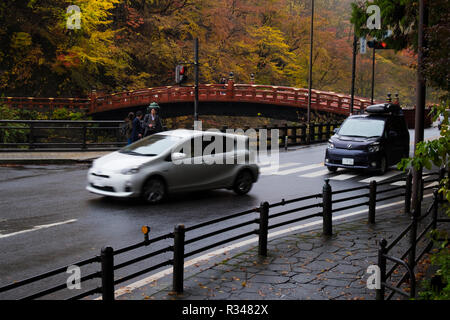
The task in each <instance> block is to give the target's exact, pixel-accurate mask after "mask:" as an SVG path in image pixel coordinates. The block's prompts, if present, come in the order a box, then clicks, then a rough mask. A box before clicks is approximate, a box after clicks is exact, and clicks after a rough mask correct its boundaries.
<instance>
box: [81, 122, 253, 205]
mask: <svg viewBox="0 0 450 320" xmlns="http://www.w3.org/2000/svg"><path fill="white" fill-rule="evenodd" d="M253 157H254V155H252V153H251V152H250V150H249V139H248V137H247V136H244V135H235V134H225V133H220V132H210V131H195V130H184V129H179V130H173V131H165V132H161V133H158V134H155V135H152V136H149V137H146V138H144V139H141V140H139V141H137V142H135V143H133V144H130V145H128V146H126V147H124V148H122V149H121V150H119V151H116V152H113V153H110V154H108V155H106V156H103V157H101V158H98V159H96V160H94V162H93V164H92V167H91V168H90V169H89V171H88V177H87V178H88V185H87V187H86V189H87V190H88V191H90V192H92V193H95V194H99V195H103V196H110V197H120V198H127V197H142V198H143V199H144V200H145V201H147V202H148V203H158V202H161V201H162V200H163V199H164V198H166V196H167V195H168V194H169V193H172V192H186V191H196V190H212V189H220V188H227V189H230V190H231V189H232V190H234V191H235V192H236V193H237V194H240V195H241V194H246V193H248V192H249V191H250V189H251V188H252V185H253V183H254V182H256V181H257V180H258V176H259V167H258V165H256V164H255V163H254V161H253Z"/></svg>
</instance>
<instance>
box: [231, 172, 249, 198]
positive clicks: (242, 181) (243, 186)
mask: <svg viewBox="0 0 450 320" xmlns="http://www.w3.org/2000/svg"><path fill="white" fill-rule="evenodd" d="M252 186H253V176H252V174H251V173H250V172H249V171H248V170H244V171H241V172H239V173H238V175H237V177H236V180H235V181H234V185H233V190H234V192H236V193H237V194H239V195H243V194H246V193H248V192H249V191H250V189H251V188H252Z"/></svg>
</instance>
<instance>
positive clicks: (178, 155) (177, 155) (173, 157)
mask: <svg viewBox="0 0 450 320" xmlns="http://www.w3.org/2000/svg"><path fill="white" fill-rule="evenodd" d="M186 157H187V155H186V153H182V152H174V153H172V155H171V160H172V161H177V160H182V159H185V158H186Z"/></svg>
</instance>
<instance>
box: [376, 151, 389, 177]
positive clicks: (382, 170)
mask: <svg viewBox="0 0 450 320" xmlns="http://www.w3.org/2000/svg"><path fill="white" fill-rule="evenodd" d="M387 171H388V164H387V159H386V157H385V156H383V157H382V158H381V161H380V169H379V171H378V173H379V174H380V175H384V174H385V173H386V172H387Z"/></svg>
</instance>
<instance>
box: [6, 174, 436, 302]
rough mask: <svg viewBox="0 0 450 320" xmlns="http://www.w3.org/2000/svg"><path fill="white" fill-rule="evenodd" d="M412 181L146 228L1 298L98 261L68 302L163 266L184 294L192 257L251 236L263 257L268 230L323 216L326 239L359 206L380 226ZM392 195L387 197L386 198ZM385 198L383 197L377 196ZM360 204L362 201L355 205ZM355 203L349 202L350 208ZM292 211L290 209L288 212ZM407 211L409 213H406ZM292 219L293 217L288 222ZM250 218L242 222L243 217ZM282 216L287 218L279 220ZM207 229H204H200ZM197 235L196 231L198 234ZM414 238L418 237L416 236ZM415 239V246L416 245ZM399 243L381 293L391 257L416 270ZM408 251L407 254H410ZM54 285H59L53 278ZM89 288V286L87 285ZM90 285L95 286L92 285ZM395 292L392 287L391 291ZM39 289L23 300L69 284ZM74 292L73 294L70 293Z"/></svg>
mask: <svg viewBox="0 0 450 320" xmlns="http://www.w3.org/2000/svg"><path fill="white" fill-rule="evenodd" d="M442 177H443V171H441V172H430V173H426V174H424V175H423V183H422V187H423V189H424V190H427V189H429V188H431V187H424V186H425V185H426V184H427V183H430V184H435V183H438V184H439V181H441V179H442ZM411 181H412V180H411V177H410V174H407V175H406V176H402V177H401V178H398V179H388V180H386V181H383V182H381V183H376V182H375V181H372V182H371V183H370V185H369V186H366V185H365V186H361V187H355V188H348V189H343V190H337V191H333V190H332V187H331V185H330V184H329V180H328V179H326V180H325V184H324V186H323V188H322V192H321V193H317V194H312V195H308V196H303V197H298V198H294V199H289V200H285V199H282V200H281V201H279V202H276V203H269V202H262V203H261V204H260V206H259V207H257V208H252V209H249V210H246V211H242V212H238V213H234V214H231V215H228V216H225V217H220V218H216V219H213V220H210V221H207V222H203V223H200V224H196V225H193V226H184V225H183V224H178V225H176V226H175V228H174V231H173V232H171V233H167V234H164V235H160V236H158V237H155V238H153V239H150V237H149V235H150V227H148V226H144V227H142V232H143V234H144V240H143V241H141V242H138V243H136V244H133V245H130V246H127V247H124V248H121V249H118V250H114V249H113V248H112V247H105V248H103V249H102V250H101V253H100V255H99V256H96V257H93V258H90V259H87V260H82V261H78V262H75V263H73V264H70V265H67V266H64V267H61V268H58V269H55V270H53V271H49V272H45V273H43V274H40V275H38V276H35V277H31V278H28V279H25V280H21V281H18V282H14V283H11V284H9V285H6V286H3V287H0V294H1V293H4V292H8V293H9V292H12V291H13V290H16V289H19V288H24V287H25V286H28V285H30V284H35V287H37V286H39V285H42V286H44V285H47V284H48V283H49V282H50V280H48V279H49V278H52V277H55V276H59V280H61V279H64V277H63V276H65V277H67V270H68V268H70V267H71V266H77V267H83V266H87V265H91V264H94V263H97V264H99V265H100V271H96V272H91V273H88V274H87V275H85V276H83V277H81V279H80V282H81V283H85V282H87V281H91V282H92V280H94V279H101V283H100V284H99V283H98V281H97V284H95V285H94V288H90V289H88V290H85V291H83V292H81V293H78V294H76V295H70V296H69V297H68V299H82V298H85V297H88V296H91V295H97V294H101V296H102V299H103V300H114V292H115V287H116V286H117V285H119V284H122V283H124V282H126V281H129V280H131V279H135V278H137V277H140V276H142V275H144V274H148V273H150V272H152V271H155V270H157V269H160V268H162V267H164V266H173V281H172V282H173V283H172V289H173V292H175V293H181V292H183V277H184V262H185V259H186V258H188V257H192V256H195V255H197V254H200V253H204V252H207V251H208V250H210V249H212V248H215V247H218V246H222V245H224V244H228V243H232V242H234V241H236V240H240V239H244V238H249V237H251V236H254V235H257V236H258V254H259V255H261V256H267V242H268V241H267V239H268V234H269V230H271V229H275V228H279V227H282V226H285V225H292V224H295V223H298V222H301V221H305V220H310V219H314V218H318V217H322V222H323V235H324V236H328V237H329V236H331V235H332V234H333V225H332V221H333V220H332V217H333V215H334V214H335V213H337V212H342V211H346V210H349V209H353V208H357V207H368V208H369V210H368V222H369V223H375V222H376V203H380V202H386V201H388V200H392V199H395V198H403V199H405V209H406V208H409V207H408V206H409V205H408V202H410V197H411V193H410V190H411V183H412V182H411ZM392 183H396V184H398V185H396V186H395V187H391V186H390V185H391V184H392ZM386 194H388V195H386ZM379 195H381V197H378V196H379ZM437 199H438V196H437V193H436V192H435V197H434V201H433V204H432V206H431V207H430V209H429V210H428V211H427V213H426V214H425V216H426V215H428V214H429V213H430V212H433V217H435V218H434V220H433V222H432V224H430V225H429V226H428V227H427V229H426V230H428V229H429V228H436V223H437V222H442V221H444V220H442V219H437V218H436V217H437V207H438V200H437ZM356 200H360V201H358V202H357V203H354V202H355V201H356ZM349 201H352V202H353V203H351V204H346V203H348V202H349ZM285 207H288V208H285ZM405 211H406V212H408V210H405ZM286 216H289V217H290V218H288V219H287V218H286ZM413 216H414V219H415V220H413V222H412V223H411V225H410V226H409V227H408V228H407V230H405V231H404V232H402V234H400V235H399V238H400V237H402V236H404V235H406V233H407V232H409V231H411V232H415V231H414V230H415V227H414V224H416V223H417V221H418V220H419V219H421V218H419V217H415V215H414V213H413ZM243 217H245V218H246V219H245V220H244V221H242V218H243ZM280 217H283V220H281V221H277V220H280V219H279V218H280ZM236 218H239V219H240V221H239V222H238V223H233V222H232V221H233V220H234V219H236ZM201 230H203V231H201ZM194 231H195V232H194ZM424 234H425V231H424V232H422V233H421V235H420V236H419V238H418V240H419V239H420V238H421V237H423V236H424ZM205 239H210V240H211V239H214V241H215V242H212V243H210V242H208V241H205ZM414 239H415V235H414ZM418 240H415V242H414V245H415V243H416V242H417V241H418ZM398 241H399V240H394V241H393V242H392V243H391V244H390V245H389V246H387V243H386V241H381V244H382V247H380V255H379V265H380V268H381V269H382V272H384V273H383V276H382V279H384V280H383V289H380V290H384V288H389V289H392V290H394V291H395V292H398V290H397V289H396V288H397V287H393V286H390V285H389V284H387V283H386V279H387V278H388V277H389V276H390V275H391V274H392V272H393V271H392V270H390V271H389V272H387V273H386V272H385V265H386V263H385V260H386V259H389V260H392V261H394V262H396V263H397V264H399V265H404V266H407V267H408V268H409V269H408V271H409V273H410V274H411V272H412V271H411V270H413V268H414V266H413V265H407V264H406V263H405V262H403V260H401V259H404V257H405V256H406V255H405V256H403V257H402V258H401V259H400V260H399V259H397V258H395V257H392V256H388V255H387V253H389V250H390V249H391V248H392V247H393V246H394V245H395V244H396V243H397V242H398ZM149 247H151V248H152V251H150V252H147V250H145V251H146V252H145V253H144V254H142V253H139V252H138V253H137V256H135V257H134V258H129V255H130V254H131V253H132V252H134V251H135V250H137V251H139V250H141V251H142V250H143V249H146V248H149ZM413 251H414V252H415V247H414V249H410V250H408V252H409V253H411V252H413ZM408 252H407V253H408ZM166 253H171V254H172V258H170V259H167V260H163V261H160V262H158V261H156V262H155V263H153V264H152V258H153V259H154V258H155V257H157V256H159V259H161V256H163V255H165V254H166ZM422 255H423V253H421V254H420V255H419V257H418V258H417V259H410V261H418V259H420V257H422ZM119 256H120V257H121V256H124V259H122V260H123V261H121V262H117V261H116V259H117V258H118V257H119ZM142 262H145V263H146V266H145V267H144V268H143V269H140V270H139V271H128V272H125V273H126V275H125V276H122V277H120V278H118V277H116V274H115V273H116V271H117V270H120V269H124V268H126V267H129V266H134V267H135V266H136V265H137V264H139V263H142ZM410 279H412V285H414V283H413V282H414V276H413V275H410ZM53 282H56V281H55V280H54V281H53ZM88 287H89V286H88ZM91 287H92V285H91ZM393 288H394V289H393ZM33 289H34V290H36V288H30V289H23V290H24V291H25V290H26V292H27V294H26V295H25V296H22V297H20V299H38V298H42V297H45V296H49V295H50V294H52V293H55V292H57V291H62V290H64V289H66V290H67V283H60V284H59V285H56V286H50V288H47V289H44V290H41V289H38V290H40V291H38V292H35V293H32V294H30V293H29V292H30V291H33ZM69 293H70V292H69ZM383 295H384V291H379V292H377V298H381V297H382V296H383Z"/></svg>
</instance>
